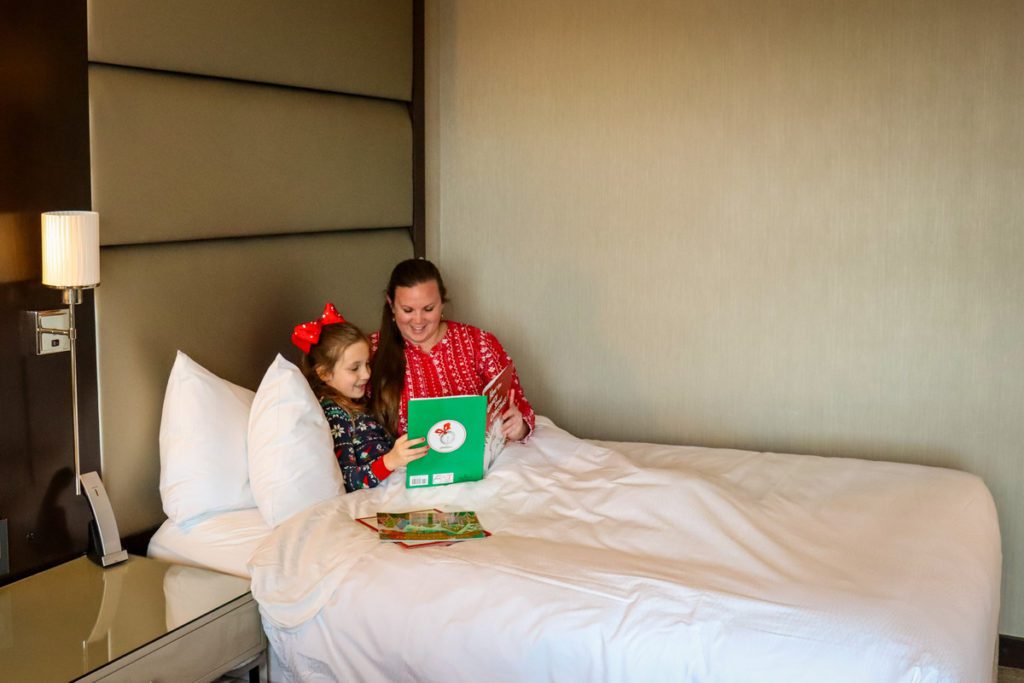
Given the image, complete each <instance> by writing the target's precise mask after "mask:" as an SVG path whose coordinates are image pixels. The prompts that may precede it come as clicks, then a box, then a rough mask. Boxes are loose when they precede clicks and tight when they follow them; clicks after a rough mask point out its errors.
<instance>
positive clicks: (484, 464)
mask: <svg viewBox="0 0 1024 683" xmlns="http://www.w3.org/2000/svg"><path fill="white" fill-rule="evenodd" d="M512 372H513V370H512V365H511V363H510V364H509V365H507V366H505V369H503V370H502V371H501V372H499V373H498V374H497V375H495V376H494V378H493V379H492V380H491V381H490V382H488V383H487V386H486V387H484V391H483V393H482V394H480V395H474V396H442V397H440V398H413V399H409V428H408V432H409V438H410V439H416V438H420V437H425V438H426V440H427V445H428V446H429V447H430V452H428V453H427V454H426V455H425V456H423V457H422V458H420V459H419V460H413V461H412V462H410V463H409V464H408V465H406V468H405V485H406V486H407V487H409V488H414V487H421V486H442V485H444V484H454V483H456V482H460V481H477V480H478V479H483V476H484V473H485V472H486V471H487V470H488V469H489V468H490V466H491V464H492V463H493V462H494V459H495V458H497V457H498V454H499V453H500V452H501V450H502V449H503V448H504V447H505V436H504V435H503V434H502V433H501V414H502V413H503V412H505V410H506V409H507V408H508V403H509V401H510V400H511V396H510V391H511V388H512Z"/></svg>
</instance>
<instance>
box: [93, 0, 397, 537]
mask: <svg viewBox="0 0 1024 683" xmlns="http://www.w3.org/2000/svg"><path fill="white" fill-rule="evenodd" d="M412 34H413V6H412V3H411V2H400V1H389V2H385V3H376V2H362V1H347V2H346V1H332V2H303V3H291V2H287V1H285V0H277V1H271V0H256V1H254V0H219V1H218V2H216V3H210V2H205V1H203V0H173V1H171V0H166V1H164V2H146V3H137V2H135V1H134V0H90V2H89V59H90V67H89V69H90V71H89V89H90V140H91V156H92V160H91V164H92V198H93V207H94V209H95V210H96V211H98V212H99V213H100V221H101V239H102V242H103V245H104V246H103V252H102V278H103V282H102V285H101V286H100V287H99V288H98V289H97V290H96V315H97V336H98V340H97V343H98V354H99V392H100V421H101V441H102V459H103V467H102V471H103V477H104V480H105V482H106V485H107V488H108V491H109V493H110V498H111V503H112V505H113V507H114V510H115V513H116V515H117V517H118V522H119V526H120V530H121V532H122V534H131V533H135V532H139V531H143V530H145V529H148V528H150V527H153V526H155V525H156V524H158V523H159V522H160V521H161V520H162V519H163V517H164V515H163V512H162V509H161V504H160V497H159V492H158V481H159V444H158V434H159V423H160V412H161V407H162V402H163V394H164V388H165V385H166V381H167V375H168V372H169V370H170V367H171V365H172V363H173V361H174V355H175V351H176V350H177V349H181V350H182V351H184V352H185V353H187V354H189V355H190V356H191V357H192V358H194V359H195V360H196V361H197V362H199V363H200V364H202V365H204V366H205V367H207V368H208V369H210V370H211V371H213V372H215V373H217V374H219V375H221V376H222V377H224V378H226V379H228V380H230V381H232V382H235V383H237V384H241V385H243V386H247V387H249V388H252V389H255V388H256V386H257V384H258V383H259V380H260V378H261V376H262V374H263V372H264V371H265V370H266V368H267V366H268V365H269V364H270V362H271V360H273V357H274V355H275V354H276V353H278V352H281V353H284V354H285V356H286V357H288V358H290V359H292V360H294V359H295V358H296V354H295V351H294V349H292V348H291V347H290V344H289V335H290V332H291V327H292V326H293V325H294V324H295V323H297V322H300V321H301V320H305V319H310V318H312V317H314V316H316V315H317V314H318V312H319V311H320V309H321V308H322V306H323V303H324V302H325V301H333V302H334V303H336V304H337V305H338V307H339V309H341V310H342V312H343V313H344V314H345V315H346V317H348V318H349V319H351V320H353V322H355V323H357V324H359V325H360V326H362V327H363V328H364V329H366V330H367V331H371V330H373V329H376V324H377V322H378V315H379V311H380V305H381V302H382V298H381V292H382V290H383V288H384V286H385V284H386V280H387V276H388V272H389V271H390V269H391V267H392V265H394V263H395V262H397V261H399V260H401V259H404V258H408V257H410V256H412V254H413V244H412V241H411V239H410V234H409V228H410V226H411V223H412V206H413V185H412V178H413V172H412V159H413V135H412V125H411V121H410V114H409V100H410V98H411V96H412V77H413V54H412V51H413V36H412ZM183 46H187V49H186V48H183Z"/></svg>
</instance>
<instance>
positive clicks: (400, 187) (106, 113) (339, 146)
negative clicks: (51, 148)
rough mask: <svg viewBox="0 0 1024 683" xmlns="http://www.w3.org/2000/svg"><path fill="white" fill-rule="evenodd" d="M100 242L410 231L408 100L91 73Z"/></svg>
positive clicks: (97, 69)
mask: <svg viewBox="0 0 1024 683" xmlns="http://www.w3.org/2000/svg"><path fill="white" fill-rule="evenodd" d="M89 88H90V106H91V122H90V125H91V138H92V183H93V208H94V209H95V210H96V211H99V212H100V214H101V215H102V216H103V232H102V235H101V237H102V239H103V242H104V244H132V243H142V242H158V241H168V240H187V239H194V238H207V237H225V236H234V235H255V234H274V233H283V232H309V231H318V230H336V229H342V228H370V227H394V226H403V225H410V224H411V223H412V129H411V125H410V121H409V114H408V111H407V107H406V105H405V104H404V103H400V102H390V101H386V100H372V99H368V98H362V97H345V96H340V95H328V94H322V93H314V92H306V91H297V90H292V89H287V88H276V87H270V86H261V85H253V84H248V83H238V82H230V81H222V80H217V79H208V78H195V77H188V76H175V75H166V74H159V73H154V72H148V71H140V70H136V69H125V68H120V67H107V66H96V65H93V66H91V67H90V70H89Z"/></svg>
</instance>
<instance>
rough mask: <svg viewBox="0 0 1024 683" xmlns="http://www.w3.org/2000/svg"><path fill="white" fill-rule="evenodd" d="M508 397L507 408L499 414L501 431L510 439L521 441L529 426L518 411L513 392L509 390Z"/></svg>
mask: <svg viewBox="0 0 1024 683" xmlns="http://www.w3.org/2000/svg"><path fill="white" fill-rule="evenodd" d="M508 398H509V401H508V409H507V410H506V411H505V412H504V413H502V414H501V433H502V434H504V435H505V438H506V439H509V440H510V441H522V440H523V439H524V438H526V434H527V433H528V432H529V431H530V427H529V426H528V425H527V424H526V420H524V419H523V414H522V413H521V412H519V406H517V405H516V401H515V392H514V391H510V392H509V395H508Z"/></svg>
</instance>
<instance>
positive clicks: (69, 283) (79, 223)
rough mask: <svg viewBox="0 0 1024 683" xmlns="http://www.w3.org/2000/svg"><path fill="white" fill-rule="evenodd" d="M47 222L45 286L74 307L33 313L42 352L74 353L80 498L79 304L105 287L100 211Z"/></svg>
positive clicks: (58, 214)
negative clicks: (84, 294)
mask: <svg viewBox="0 0 1024 683" xmlns="http://www.w3.org/2000/svg"><path fill="white" fill-rule="evenodd" d="M42 221H43V284H44V285H46V286H47V287H53V288H55V289H62V290H64V296H63V298H64V303H66V304H68V308H67V309H66V310H65V309H58V310H54V311H32V315H33V316H34V318H35V336H36V353H37V354H43V353H55V352H60V351H68V350H70V351H71V413H72V425H73V429H74V439H75V442H74V448H75V495H81V494H82V483H81V481H80V479H81V459H80V457H79V444H78V442H79V438H78V355H77V351H76V347H77V344H76V340H77V336H78V332H77V330H76V328H75V306H77V305H78V304H80V303H82V290H83V289H92V288H93V287H96V286H97V285H99V283H100V219H99V214H97V213H96V212H95V211H51V212H48V213H44V214H43V219H42ZM65 313H66V315H65ZM65 340H66V342H67V343H66V344H65V343H64V342H65Z"/></svg>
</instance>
